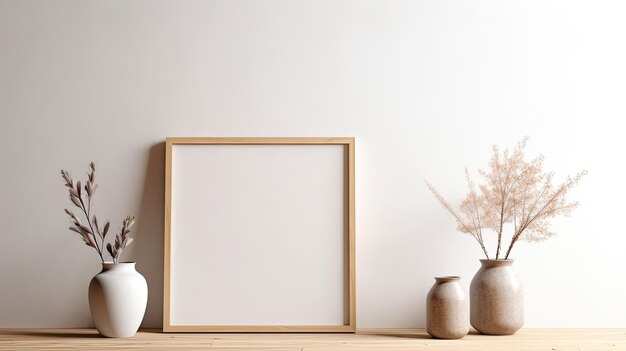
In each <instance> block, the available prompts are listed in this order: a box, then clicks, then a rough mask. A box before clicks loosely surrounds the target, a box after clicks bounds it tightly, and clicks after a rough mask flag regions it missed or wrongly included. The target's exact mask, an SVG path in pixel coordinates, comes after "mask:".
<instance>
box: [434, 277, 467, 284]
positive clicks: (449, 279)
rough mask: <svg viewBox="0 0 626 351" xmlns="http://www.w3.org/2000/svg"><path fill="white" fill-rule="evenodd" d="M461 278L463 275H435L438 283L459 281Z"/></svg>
mask: <svg viewBox="0 0 626 351" xmlns="http://www.w3.org/2000/svg"><path fill="white" fill-rule="evenodd" d="M459 280H461V277H459V276H445V277H435V281H436V282H437V283H449V282H458V281H459Z"/></svg>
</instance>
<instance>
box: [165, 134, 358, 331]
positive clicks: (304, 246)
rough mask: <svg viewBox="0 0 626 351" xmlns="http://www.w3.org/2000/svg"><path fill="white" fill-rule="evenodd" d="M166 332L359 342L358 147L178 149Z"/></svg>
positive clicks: (182, 145) (250, 144)
mask: <svg viewBox="0 0 626 351" xmlns="http://www.w3.org/2000/svg"><path fill="white" fill-rule="evenodd" d="M166 149H167V151H166V154H167V155H166V195H165V197H166V201H165V202H166V204H165V206H166V209H165V212H166V223H165V284H164V287H165V291H164V299H165V301H164V314H163V315H164V321H163V329H164V331H174V332H175V331H181V332H193V331H197V332H228V331H232V332H238V331H242V332H246V331H248V332H249V331H258V332H272V331H277V332H285V331H293V332H306V331H312V332H351V331H354V330H355V303H354V238H353V237H354V167H353V164H354V139H353V138H168V139H167V142H166Z"/></svg>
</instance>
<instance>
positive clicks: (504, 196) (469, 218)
mask: <svg viewBox="0 0 626 351" xmlns="http://www.w3.org/2000/svg"><path fill="white" fill-rule="evenodd" d="M527 141H528V137H525V138H523V139H522V140H521V141H520V142H519V143H518V144H517V147H516V148H515V150H514V151H513V152H512V153H509V151H508V150H504V151H503V152H500V150H499V148H498V147H497V146H495V145H494V146H493V149H492V151H493V154H492V157H491V160H490V162H489V171H483V170H479V174H480V175H481V176H482V177H483V178H484V180H485V183H484V184H481V185H480V186H479V189H480V194H477V193H476V191H475V187H474V184H473V183H472V181H471V180H470V177H469V174H468V172H467V169H466V170H465V177H466V180H467V184H468V188H469V192H468V194H467V196H466V198H465V200H464V201H463V202H462V203H461V206H460V213H462V215H461V214H459V213H457V212H456V211H455V210H454V209H453V208H452V206H451V205H450V204H449V203H448V202H447V201H446V200H445V199H444V198H443V196H441V194H439V192H438V191H437V190H436V189H435V188H434V187H433V185H432V184H430V183H429V182H426V184H427V185H428V188H429V189H430V191H431V192H432V193H433V195H434V196H435V198H436V199H437V200H438V201H439V202H440V203H441V204H442V205H443V207H444V208H445V209H447V210H448V211H449V212H450V213H451V214H452V215H453V217H454V218H455V219H456V221H457V223H458V230H459V231H461V232H464V233H468V234H470V235H472V237H474V238H475V239H476V240H477V241H478V243H479V244H480V246H481V248H482V250H483V252H484V253H485V256H486V257H487V258H489V255H488V254H487V250H486V249H485V247H484V242H483V236H482V229H483V228H488V229H491V230H492V231H494V232H495V233H496V235H497V247H496V256H495V259H500V258H501V256H502V242H503V234H504V229H505V225H506V224H508V223H512V224H513V233H512V235H511V242H510V244H509V246H508V248H507V250H506V253H505V254H504V259H508V258H509V255H510V254H511V250H512V249H513V246H514V245H515V244H516V243H517V242H518V241H519V240H527V241H542V240H546V239H548V238H550V237H551V236H553V235H555V234H554V233H553V232H551V231H550V230H549V227H550V222H549V220H550V219H551V218H553V217H556V216H560V215H564V216H567V215H569V214H570V213H571V212H572V211H573V210H574V209H575V208H576V207H578V203H577V202H568V201H567V199H566V195H567V193H568V191H569V190H571V189H572V188H573V187H574V186H576V185H577V184H578V182H579V181H580V180H581V179H582V177H583V176H584V175H585V174H587V172H586V171H582V172H579V173H578V174H577V175H576V176H575V177H573V178H572V177H568V178H567V180H566V181H565V182H563V183H562V184H560V185H559V186H558V187H556V188H555V187H554V186H553V185H552V179H553V174H552V173H543V171H542V164H543V156H541V155H540V156H538V157H536V158H535V159H533V160H531V161H526V160H524V148H525V147H526V143H527Z"/></svg>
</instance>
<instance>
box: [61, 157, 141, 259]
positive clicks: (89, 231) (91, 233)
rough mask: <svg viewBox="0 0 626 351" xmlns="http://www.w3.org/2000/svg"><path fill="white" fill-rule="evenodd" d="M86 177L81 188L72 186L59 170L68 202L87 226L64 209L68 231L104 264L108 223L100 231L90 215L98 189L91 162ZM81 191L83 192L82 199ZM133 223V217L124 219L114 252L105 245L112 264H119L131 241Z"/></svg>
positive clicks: (67, 173) (95, 220)
mask: <svg viewBox="0 0 626 351" xmlns="http://www.w3.org/2000/svg"><path fill="white" fill-rule="evenodd" d="M87 175H88V180H87V182H86V183H85V185H84V188H83V187H82V186H81V182H80V181H77V182H76V186H74V180H73V179H72V177H71V176H70V174H69V172H67V171H64V170H61V176H62V177H63V179H64V180H65V186H66V187H67V188H68V191H69V198H70V201H71V202H72V204H74V206H76V207H78V208H79V209H80V210H81V211H82V213H83V214H84V215H85V218H86V219H87V226H85V225H83V224H82V223H81V221H80V220H79V219H78V218H77V217H76V215H74V213H73V212H72V211H70V210H68V209H65V213H66V214H67V215H68V216H69V217H70V219H71V220H72V224H73V226H71V227H70V228H69V229H70V230H71V231H73V232H75V233H78V234H79V235H80V236H81V238H82V239H83V242H84V243H85V244H86V245H87V246H89V247H93V248H94V249H95V250H96V252H97V253H98V255H99V256H100V260H101V261H102V263H104V262H105V261H104V255H103V251H104V247H105V238H106V235H107V233H108V231H109V226H110V222H109V221H106V223H105V224H104V227H103V228H102V229H100V226H99V225H98V219H97V218H96V216H95V215H92V214H91V208H92V199H93V195H94V193H95V192H96V189H97V188H98V185H97V184H95V179H96V165H95V164H94V163H93V162H91V163H90V164H89V172H88V173H87ZM83 189H84V191H85V193H84V195H85V196H84V198H83ZM133 223H134V217H130V216H129V217H126V219H125V220H124V223H123V224H124V225H123V228H122V232H121V233H120V234H118V236H117V238H116V240H115V242H116V245H115V250H111V248H110V246H111V244H109V245H107V249H108V251H109V253H110V254H111V257H112V258H113V262H114V263H118V262H119V258H120V255H121V254H122V251H123V250H124V249H125V248H126V247H127V246H128V245H130V243H131V242H132V241H133V239H132V238H130V236H129V234H130V227H131V226H132V225H133ZM96 234H98V237H100V243H99V244H98V237H97V236H96ZM120 236H121V237H120ZM118 241H119V244H118Z"/></svg>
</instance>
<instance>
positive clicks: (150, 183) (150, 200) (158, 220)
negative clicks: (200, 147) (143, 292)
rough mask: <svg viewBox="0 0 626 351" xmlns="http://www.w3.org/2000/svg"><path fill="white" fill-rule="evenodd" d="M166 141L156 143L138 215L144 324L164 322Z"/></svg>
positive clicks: (152, 325)
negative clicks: (144, 283) (145, 288)
mask: <svg viewBox="0 0 626 351" xmlns="http://www.w3.org/2000/svg"><path fill="white" fill-rule="evenodd" d="M164 189H165V142H160V143H157V144H154V145H152V146H151V147H150V148H149V151H148V163H147V165H146V173H145V176H144V187H143V192H142V195H141V203H140V208H139V215H138V216H137V223H136V231H135V235H134V238H135V242H134V243H133V246H134V251H133V256H134V259H135V261H136V262H137V271H139V273H141V274H142V275H143V276H144V277H145V278H146V281H147V282H148V306H147V308H146V315H145V316H144V319H143V322H142V324H141V327H142V328H161V326H162V322H163V240H164V239H163V226H164V224H163V222H164V202H165V195H164V193H165V190H164Z"/></svg>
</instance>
